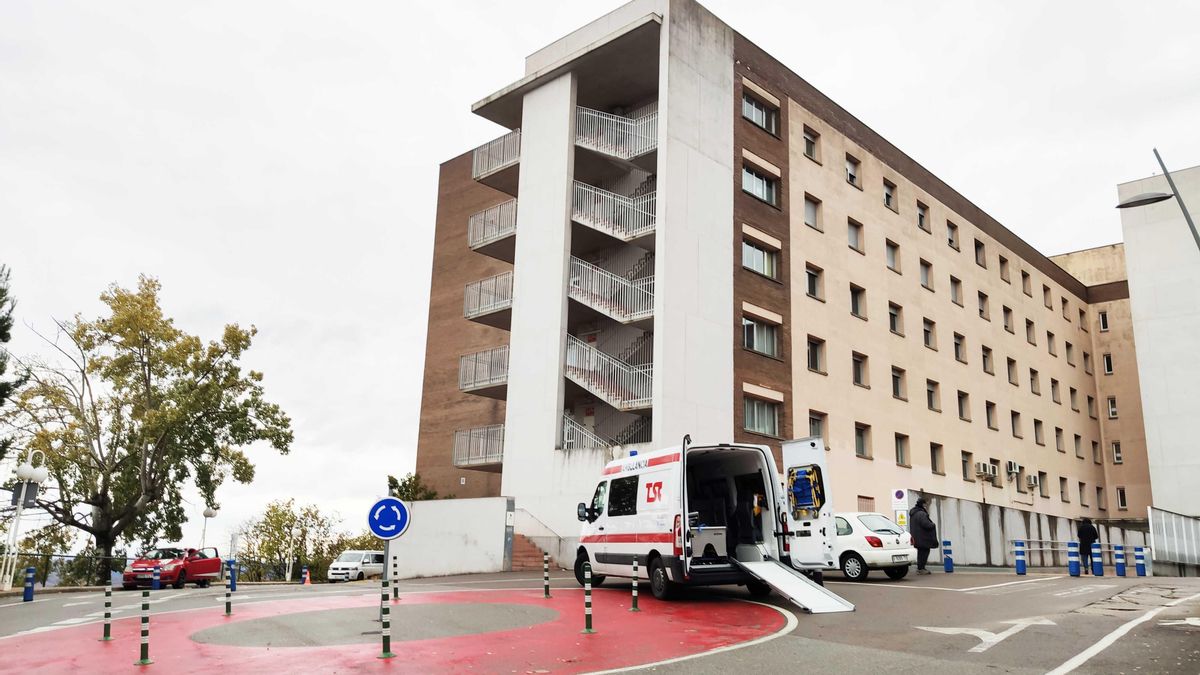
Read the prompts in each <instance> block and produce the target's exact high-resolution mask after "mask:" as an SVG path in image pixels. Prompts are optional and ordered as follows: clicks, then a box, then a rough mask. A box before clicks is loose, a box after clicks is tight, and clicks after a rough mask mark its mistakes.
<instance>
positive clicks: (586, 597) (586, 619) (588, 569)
mask: <svg viewBox="0 0 1200 675" xmlns="http://www.w3.org/2000/svg"><path fill="white" fill-rule="evenodd" d="M579 632H580V633H595V632H596V631H594V630H592V564H591V563H590V562H585V563H583V630H581V631H579Z"/></svg>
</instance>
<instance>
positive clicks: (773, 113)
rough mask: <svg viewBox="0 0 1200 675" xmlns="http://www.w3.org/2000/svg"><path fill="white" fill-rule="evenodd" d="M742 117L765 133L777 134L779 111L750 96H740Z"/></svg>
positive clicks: (744, 94) (745, 94)
mask: <svg viewBox="0 0 1200 675" xmlns="http://www.w3.org/2000/svg"><path fill="white" fill-rule="evenodd" d="M742 117H744V118H746V119H748V120H750V122H751V123H752V124H754V125H755V126H757V127H760V128H762V129H763V130H765V131H766V132H767V133H771V134H776V133H778V132H779V110H777V109H776V108H775V107H774V106H772V105H768V104H767V103H765V102H763V101H760V100H758V99H757V98H755V97H753V96H751V95H750V94H747V93H743V94H742Z"/></svg>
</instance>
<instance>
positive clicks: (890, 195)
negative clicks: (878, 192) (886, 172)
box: [883, 178, 898, 211]
mask: <svg viewBox="0 0 1200 675" xmlns="http://www.w3.org/2000/svg"><path fill="white" fill-rule="evenodd" d="M883 205H884V206H886V207H888V208H889V209H891V210H893V211H896V210H897V208H898V207H897V206H896V184H895V183H893V182H892V181H890V180H888V179H886V178H884V179H883Z"/></svg>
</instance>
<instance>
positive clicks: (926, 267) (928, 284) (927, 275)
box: [921, 260, 933, 291]
mask: <svg viewBox="0 0 1200 675" xmlns="http://www.w3.org/2000/svg"><path fill="white" fill-rule="evenodd" d="M921 285H922V286H924V287H925V288H927V289H929V290H931V291H932V290H933V265H932V264H931V263H930V262H929V261H928V260H922V261H921Z"/></svg>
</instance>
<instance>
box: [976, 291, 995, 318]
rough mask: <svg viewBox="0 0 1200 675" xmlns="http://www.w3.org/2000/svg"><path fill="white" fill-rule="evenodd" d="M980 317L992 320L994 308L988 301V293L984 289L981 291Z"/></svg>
mask: <svg viewBox="0 0 1200 675" xmlns="http://www.w3.org/2000/svg"><path fill="white" fill-rule="evenodd" d="M979 318H981V319H983V320H984V321H991V320H992V310H991V305H990V304H989V302H988V295H987V293H984V292H983V291H979Z"/></svg>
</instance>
